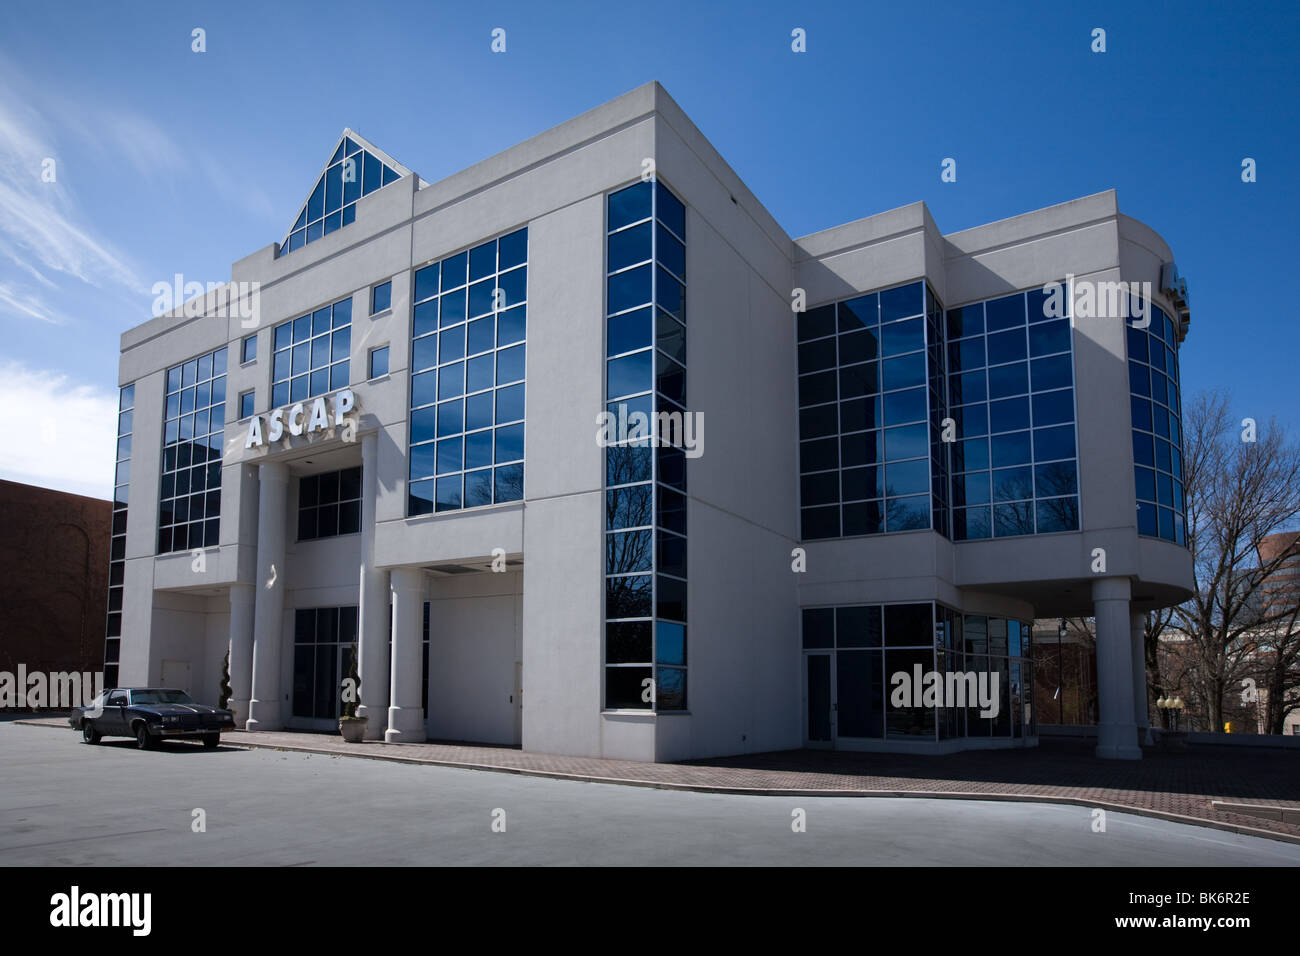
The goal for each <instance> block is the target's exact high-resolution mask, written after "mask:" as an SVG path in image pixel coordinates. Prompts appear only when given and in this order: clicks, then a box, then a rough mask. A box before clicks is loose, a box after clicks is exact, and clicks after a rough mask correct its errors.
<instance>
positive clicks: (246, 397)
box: [239, 390, 256, 418]
mask: <svg viewBox="0 0 1300 956" xmlns="http://www.w3.org/2000/svg"><path fill="white" fill-rule="evenodd" d="M255 394H256V393H255V392H253V391H251V390H250V391H247V392H240V393H239V417H240V418H251V417H252V415H253V397H254V395H255Z"/></svg>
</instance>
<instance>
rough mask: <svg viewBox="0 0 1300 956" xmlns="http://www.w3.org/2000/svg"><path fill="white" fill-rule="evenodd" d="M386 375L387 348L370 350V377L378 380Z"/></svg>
mask: <svg viewBox="0 0 1300 956" xmlns="http://www.w3.org/2000/svg"><path fill="white" fill-rule="evenodd" d="M387 374H388V346H387V345H385V346H383V347H382V348H377V349H371V350H370V377H371V378H379V377H380V376H382V375H387Z"/></svg>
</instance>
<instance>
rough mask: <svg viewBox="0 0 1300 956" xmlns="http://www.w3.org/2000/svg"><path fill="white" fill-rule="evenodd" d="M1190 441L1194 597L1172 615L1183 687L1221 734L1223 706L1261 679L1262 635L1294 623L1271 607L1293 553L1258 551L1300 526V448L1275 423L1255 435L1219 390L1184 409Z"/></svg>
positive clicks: (1187, 472)
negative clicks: (1270, 596) (1179, 638)
mask: <svg viewBox="0 0 1300 956" xmlns="http://www.w3.org/2000/svg"><path fill="white" fill-rule="evenodd" d="M1184 432H1185V442H1184V454H1185V465H1184V475H1185V477H1184V487H1185V492H1186V500H1187V535H1188V544H1189V546H1190V548H1191V551H1192V557H1193V562H1194V574H1195V594H1194V595H1193V597H1192V598H1191V600H1190V601H1188V602H1187V603H1186V604H1183V605H1180V606H1179V607H1177V608H1175V609H1174V619H1175V621H1176V622H1177V626H1178V629H1179V630H1181V631H1182V632H1183V633H1184V634H1185V635H1186V638H1187V640H1188V642H1189V646H1188V648H1187V651H1188V653H1187V654H1186V655H1184V656H1185V657H1187V658H1188V660H1187V661H1186V663H1187V664H1188V665H1189V666H1188V667H1187V668H1186V670H1185V672H1184V673H1183V674H1182V675H1180V677H1181V679H1182V680H1183V681H1185V682H1186V684H1185V685H1184V689H1185V690H1187V691H1189V692H1191V693H1192V694H1194V696H1195V698H1197V699H1198V700H1199V702H1201V703H1202V704H1203V706H1204V708H1205V716H1206V719H1207V723H1208V725H1209V729H1211V730H1213V731H1216V732H1217V731H1222V729H1223V719H1224V716H1225V703H1226V701H1225V698H1226V697H1227V695H1228V694H1229V692H1232V693H1237V692H1239V689H1240V684H1241V681H1242V680H1243V679H1244V678H1246V677H1248V676H1251V673H1252V671H1253V670H1256V669H1257V645H1258V635H1259V633H1260V629H1261V628H1269V627H1271V626H1273V625H1275V624H1277V623H1278V622H1280V621H1284V620H1285V619H1286V618H1287V616H1288V614H1289V613H1290V610H1289V609H1287V608H1285V607H1281V606H1279V604H1278V602H1275V601H1265V600H1264V597H1265V595H1266V592H1265V589H1266V588H1267V586H1268V585H1267V582H1268V579H1269V576H1270V575H1272V574H1274V572H1276V571H1277V570H1278V569H1279V568H1280V567H1281V565H1282V563H1283V562H1284V561H1285V560H1286V551H1285V549H1284V550H1283V551H1282V552H1281V553H1280V554H1279V555H1278V556H1277V557H1274V558H1270V559H1269V560H1264V559H1263V558H1262V557H1261V553H1260V543H1261V542H1262V541H1263V539H1264V538H1266V537H1267V536H1269V535H1271V534H1274V533H1276V532H1281V531H1285V530H1287V529H1288V528H1289V527H1290V526H1291V525H1293V524H1294V523H1295V521H1296V519H1297V516H1300V448H1298V447H1297V446H1296V445H1295V443H1294V442H1291V441H1290V440H1289V438H1288V436H1287V435H1286V432H1285V430H1284V429H1283V428H1282V427H1281V426H1279V425H1278V424H1277V423H1276V421H1273V420H1270V421H1269V422H1268V423H1267V424H1266V425H1264V426H1263V427H1261V428H1259V429H1258V432H1257V433H1256V434H1253V435H1247V434H1246V433H1245V432H1244V430H1242V429H1239V427H1238V425H1237V423H1236V421H1234V418H1233V416H1232V415H1231V414H1230V411H1229V399H1228V396H1227V394H1226V393H1224V392H1222V391H1218V390H1211V391H1208V392H1203V393H1201V394H1200V395H1198V396H1197V397H1196V399H1195V401H1194V402H1193V404H1192V405H1191V407H1190V408H1187V409H1185V415H1184ZM1247 438H1254V439H1255V440H1254V441H1249V440H1247ZM1171 676H1172V675H1171Z"/></svg>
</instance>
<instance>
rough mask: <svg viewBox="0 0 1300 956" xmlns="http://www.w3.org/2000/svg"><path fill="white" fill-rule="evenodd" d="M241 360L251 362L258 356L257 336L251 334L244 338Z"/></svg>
mask: <svg viewBox="0 0 1300 956" xmlns="http://www.w3.org/2000/svg"><path fill="white" fill-rule="evenodd" d="M242 355H243V357H242V358H241V359H240V361H241V362H251V361H253V360H254V359H256V358H257V336H256V335H250V336H248V337H247V338H246V339H244V346H243V350H242Z"/></svg>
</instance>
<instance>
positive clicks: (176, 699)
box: [131, 690, 194, 704]
mask: <svg viewBox="0 0 1300 956" xmlns="http://www.w3.org/2000/svg"><path fill="white" fill-rule="evenodd" d="M131 703H133V704H192V703H194V698H193V697H191V696H190V695H189V694H187V693H185V691H183V690H133V691H131Z"/></svg>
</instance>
